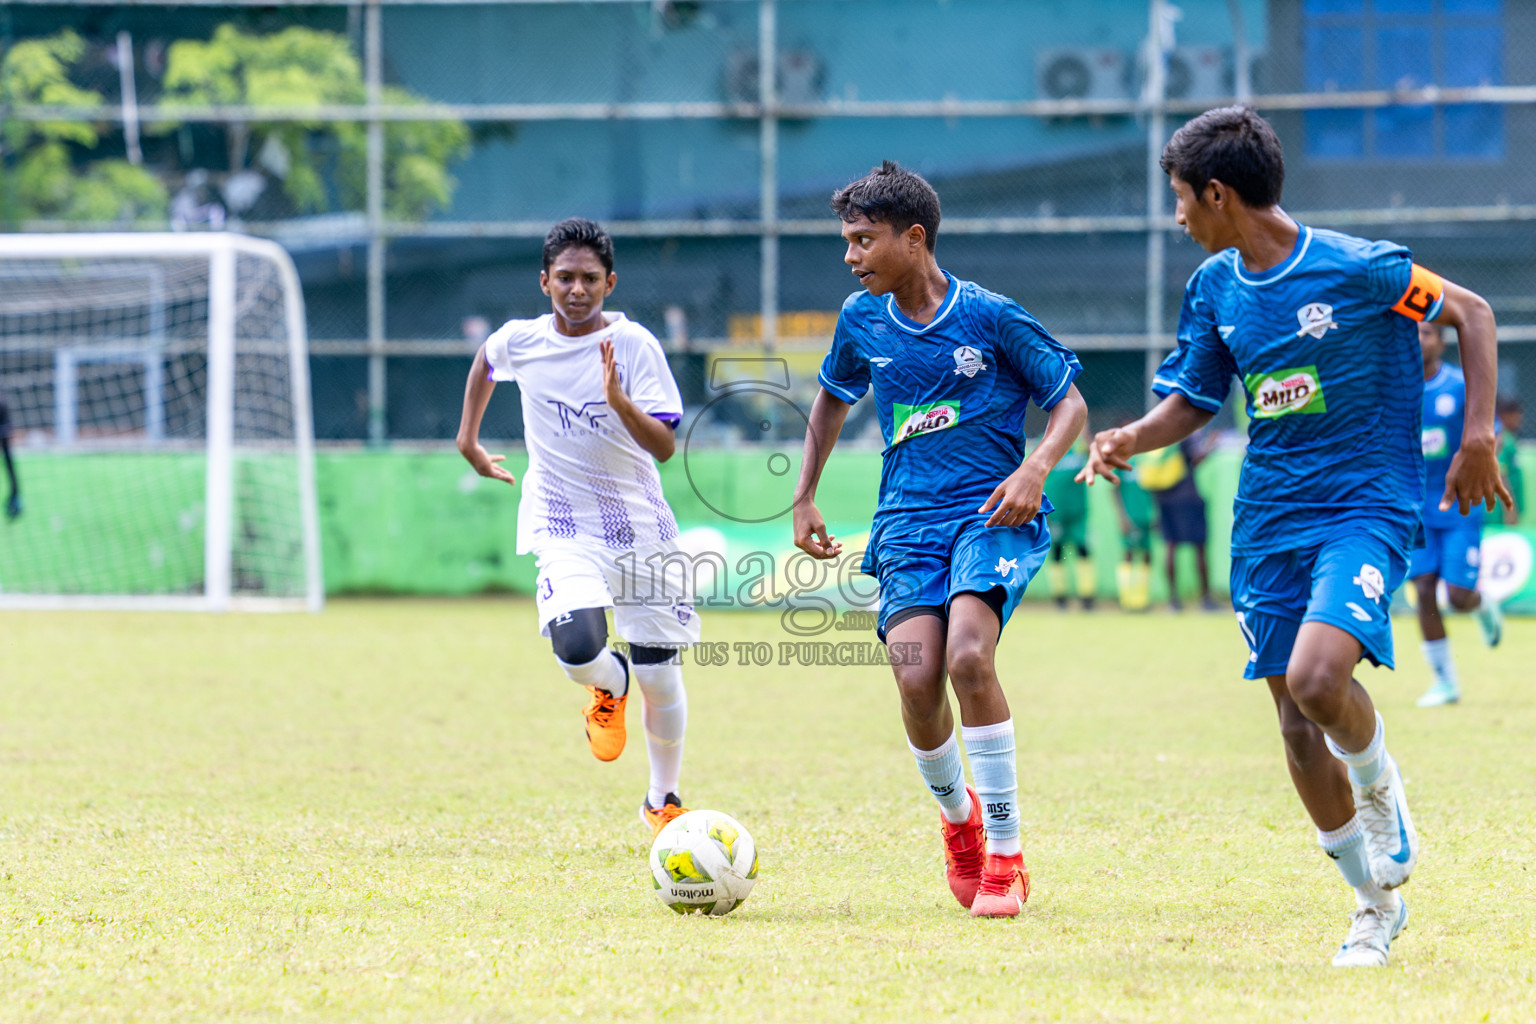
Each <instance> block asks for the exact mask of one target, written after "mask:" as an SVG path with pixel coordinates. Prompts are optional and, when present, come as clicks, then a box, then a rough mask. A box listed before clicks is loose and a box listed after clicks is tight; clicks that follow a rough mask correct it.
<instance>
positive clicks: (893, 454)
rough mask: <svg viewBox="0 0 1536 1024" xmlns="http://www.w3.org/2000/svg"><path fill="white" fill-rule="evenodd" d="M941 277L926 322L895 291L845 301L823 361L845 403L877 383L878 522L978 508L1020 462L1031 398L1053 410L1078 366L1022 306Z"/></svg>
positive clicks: (830, 387)
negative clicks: (902, 306) (886, 516)
mask: <svg viewBox="0 0 1536 1024" xmlns="http://www.w3.org/2000/svg"><path fill="white" fill-rule="evenodd" d="M944 276H945V277H946V278H947V279H948V280H949V290H948V291H947V292H946V293H945V295H944V301H943V303H942V304H941V305H940V306H939V311H938V313H937V314H935V315H934V318H933V320H932V321H930V322H929V323H926V324H920V323H916V322H915V321H912V320H909V319H907V317H905V316H903V315H902V313H901V311H900V310H898V309H897V308H896V300H895V296H894V295H885V296H875V295H871V294H869V293H868V292H864V291H860V292H855V293H854V294H853V295H850V296H849V297H848V300H847V301H846V302H844V303H843V310H842V313H841V314H840V315H839V316H838V318H837V330H836V332H835V333H834V334H833V337H832V350H831V351H830V352H828V353H827V357H826V359H825V360H823V361H822V364H821V373H820V380H821V386H822V387H824V388H826V389H827V391H828V392H830V393H831V394H833V395H834V396H836V397H837V398H840V399H842V400H843V401H844V402H848V403H849V404H852V403H854V402H857V401H858V400H859V399H860V398H862V397H863V396H864V393H865V392H866V391H868V390H869V389H870V388H871V387H873V388H874V401H875V410H876V412H877V413H878V415H879V418H880V432H881V434H882V435H883V436H884V438H885V452H884V459H883V462H882V465H881V471H880V502H879V507H878V509H877V512H876V514H877V515H879V514H883V513H888V512H905V513H913V512H917V513H922V512H935V513H939V514H941V515H952V514H959V513H965V512H975V511H976V510H977V509H978V508H980V507H981V504H982V503H983V502H984V501H986V500H987V498H988V497H989V496H990V495H991V494H992V491H993V490H994V489H995V488H996V487H997V485H998V484H1000V483H1002V481H1003V479H1004V478H1005V477H1007V476H1008V474H1010V473H1012V472H1013V471H1014V470H1016V469H1018V468H1019V463H1020V462H1022V461H1023V460H1024V410H1025V409H1026V407H1027V406H1028V404H1029V402H1030V400H1033V401H1034V402H1035V404H1036V405H1038V406H1040V407H1041V408H1042V409H1050V408H1052V407H1054V406H1055V405H1056V403H1057V402H1059V401H1060V400H1061V397H1062V396H1063V395H1065V394H1066V393H1067V389H1068V387H1069V386H1070V385H1071V384H1072V381H1073V380H1074V379H1075V378H1076V377H1077V375H1078V374H1079V373H1080V372H1081V371H1082V366H1081V364H1079V363H1078V361H1077V357H1076V356H1075V355H1073V354H1072V351H1071V350H1070V349H1068V348H1066V347H1065V346H1064V345H1062V344H1061V343H1060V342H1058V341H1057V340H1056V339H1055V338H1052V337H1051V336H1050V335H1049V334H1048V333H1046V330H1045V328H1044V327H1042V326H1040V323H1039V322H1038V321H1037V320H1035V318H1034V317H1032V316H1030V315H1029V314H1028V313H1026V312H1024V310H1023V309H1021V308H1020V307H1019V305H1018V303H1016V302H1014V301H1012V300H1011V299H1007V298H1004V297H1003V296H1001V295H996V294H994V293H992V292H989V291H987V290H986V289H985V288H982V287H981V286H980V285H976V284H973V283H971V282H970V281H959V280H956V279H955V278H954V277H951V276H950V275H949V274H947V273H946V274H945V275H944ZM1050 510H1051V505H1050V502H1049V501H1045V502H1042V504H1041V511H1042V512H1049V511H1050Z"/></svg>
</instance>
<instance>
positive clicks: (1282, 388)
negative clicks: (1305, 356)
mask: <svg viewBox="0 0 1536 1024" xmlns="http://www.w3.org/2000/svg"><path fill="white" fill-rule="evenodd" d="M1243 384H1244V386H1245V387H1247V388H1248V393H1249V394H1250V395H1252V396H1253V418H1254V419H1259V420H1272V419H1275V418H1276V417H1278V416H1286V415H1289V414H1290V413H1296V412H1299V413H1318V412H1327V411H1328V403H1327V402H1326V401H1325V400H1324V398H1323V382H1322V380H1321V379H1320V378H1319V377H1318V375H1317V367H1315V366H1293V367H1290V368H1289V369H1285V370H1274V371H1272V372H1270V373H1250V374H1249V375H1248V376H1247V377H1245V378H1243Z"/></svg>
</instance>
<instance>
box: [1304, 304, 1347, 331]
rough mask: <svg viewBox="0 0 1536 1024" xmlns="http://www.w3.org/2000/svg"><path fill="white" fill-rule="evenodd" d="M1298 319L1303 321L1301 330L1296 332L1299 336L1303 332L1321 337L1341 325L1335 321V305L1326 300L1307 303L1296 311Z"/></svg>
mask: <svg viewBox="0 0 1536 1024" xmlns="http://www.w3.org/2000/svg"><path fill="white" fill-rule="evenodd" d="M1296 319H1297V320H1299V321H1300V322H1301V330H1299V331H1297V332H1296V337H1298V338H1299V337H1301V336H1302V335H1303V334H1310V335H1312V337H1314V338H1321V337H1322V336H1323V335H1325V334H1327V333H1328V332H1329V331H1330V330H1332V329H1333V328H1335V327H1337V326H1339V325H1338V324H1336V323H1334V322H1333V307H1332V306H1330V305H1328V303H1326V302H1309V303H1307V304H1306V305H1305V306H1302V307H1301V308H1300V309H1298V310H1297V311H1296Z"/></svg>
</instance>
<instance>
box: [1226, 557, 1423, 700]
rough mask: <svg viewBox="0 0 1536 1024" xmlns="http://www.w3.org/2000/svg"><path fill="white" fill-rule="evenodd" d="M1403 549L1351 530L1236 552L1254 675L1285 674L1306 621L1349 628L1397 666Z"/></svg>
mask: <svg viewBox="0 0 1536 1024" xmlns="http://www.w3.org/2000/svg"><path fill="white" fill-rule="evenodd" d="M1407 568H1408V560H1407V558H1405V557H1404V556H1403V553H1402V551H1401V550H1400V549H1399V548H1397V547H1396V546H1394V545H1393V544H1390V543H1388V542H1387V541H1385V540H1382V539H1381V538H1380V537H1375V536H1372V535H1371V534H1368V533H1362V532H1349V533H1342V534H1340V535H1339V536H1337V537H1334V538H1331V539H1329V540H1327V541H1324V542H1323V543H1321V544H1313V545H1311V546H1309V547H1305V548H1302V549H1301V550H1299V551H1282V552H1277V553H1275V554H1270V555H1244V556H1239V555H1234V556H1232V607H1233V609H1234V610H1235V611H1236V612H1237V625H1238V628H1239V629H1241V630H1242V631H1243V639H1245V640H1247V641H1248V649H1249V651H1250V652H1251V653H1250V654H1249V656H1248V668H1247V671H1245V672H1244V673H1243V675H1244V677H1245V678H1248V679H1262V678H1264V677H1265V676H1283V675H1285V670H1286V667H1287V666H1288V665H1289V664H1290V661H1291V648H1292V647H1293V646H1294V645H1295V643H1296V633H1297V631H1298V630H1300V629H1301V624H1302V623H1303V622H1326V623H1328V625H1330V626H1337V627H1338V628H1339V629H1342V630H1344V631H1345V632H1346V633H1349V634H1350V635H1351V636H1353V637H1354V638H1355V639H1357V640H1359V641H1360V645H1361V646H1362V647H1364V648H1365V651H1364V657H1367V658H1369V659H1370V660H1371V663H1372V664H1373V665H1385V666H1386V667H1387V668H1392V667H1393V665H1392V617H1391V614H1390V609H1391V607H1392V592H1393V591H1394V590H1396V589H1397V588H1398V587H1399V586H1400V585H1401V584H1402V582H1403V574H1404V572H1405V571H1406V570H1407Z"/></svg>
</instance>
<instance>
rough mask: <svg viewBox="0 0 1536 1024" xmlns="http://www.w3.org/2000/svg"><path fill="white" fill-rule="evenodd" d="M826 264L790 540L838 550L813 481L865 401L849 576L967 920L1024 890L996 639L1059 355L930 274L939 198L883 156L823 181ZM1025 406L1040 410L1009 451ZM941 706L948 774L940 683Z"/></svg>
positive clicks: (1040, 456)
mask: <svg viewBox="0 0 1536 1024" xmlns="http://www.w3.org/2000/svg"><path fill="white" fill-rule="evenodd" d="M832 209H833V211H834V212H836V214H837V215H838V217H839V218H840V219H841V220H842V222H843V232H842V233H843V238H844V239H846V240H847V242H848V248H847V252H846V254H845V255H844V257H843V259H844V262H846V263H847V264H848V265H849V267H850V268H852V270H853V274H854V276H855V277H857V278H858V279H859V283H860V284H862V285H863V286H864V287H863V290H862V291H859V292H855V293H854V294H853V295H852V296H850V297H849V298H848V300H847V301H846V302H844V303H843V309H842V313H841V314H840V315H839V316H838V320H837V329H836V332H835V333H834V335H833V339H832V350H831V351H830V352H828V353H827V357H826V359H825V361H824V362H823V363H822V366H821V373H820V374H819V378H820V382H821V390H820V391H819V392H818V393H817V395H816V400H815V402H814V404H813V405H812V407H811V415H810V425H809V429H808V430H807V431H806V439H805V458H804V461H803V462H802V464H801V475H800V482H799V486H798V488H797V490H796V495H795V504H794V527H795V544H796V545H797V546H798V547H800V548H801V549H802V550H804V551H806V552H808V553H809V554H811V555H813V556H815V557H817V558H834V557H836V556H837V555H838V554H840V553H841V551H842V546H841V545H840V544H839V543H838V542H837V540H836V538H835V537H833V536H832V535H830V534H829V533H828V532H827V527H826V523H825V522H824V521H823V519H822V516H821V513H820V512H819V511H817V509H816V504H815V499H816V484H817V482H818V481H819V480H820V478H821V473H822V470H823V468H824V467H825V466H826V462H827V457H828V456H829V455H830V454H831V451H832V446H833V444H834V443H835V442H836V440H837V435H838V432H839V431H840V430H841V429H842V425H843V421H844V419H845V418H846V417H847V415H848V410H849V409H850V408H852V406H853V405H854V403H856V402H858V401H859V400H860V399H861V398H863V397H864V396H865V395H866V394H869V395H870V396H871V398H872V400H873V401H874V403H875V409H876V412H877V414H878V416H879V420H880V430H881V433H882V434H883V436H884V439H885V452H884V458H883V462H882V468H881V474H880V498H879V504H878V506H877V508H876V511H875V519H874V523H873V524H872V525H871V528H870V536H869V547H868V549H867V550H866V551H865V553H864V561H863V566H862V571H863V572H865V573H867V574H869V575H872V576H874V577H875V578H876V579H878V580H879V582H880V616H879V621H878V626H877V632H878V633H879V636H880V638H881V639H882V640H885V641H886V642H888V643H891V644H901V645H903V647H904V648H905V650H906V651H908V652H915V653H916V657H904V658H900V659H898V658H895V657H893V658H892V659H891V667H892V669H893V670H894V672H895V674H896V688H897V690H898V691H899V693H900V695H901V712H902V720H903V722H904V724H905V725H906V732H907V742H908V745H909V746H910V747H911V749H912V753H913V756H914V757H916V759H917V766H918V770H919V772H920V773H921V774H922V777H923V781H924V782H925V783H927V785H928V788H929V790H930V792H932V794H933V796H934V797H935V798H936V799H937V800H938V802H939V807H940V810H941V812H942V818H943V825H942V830H943V836H944V853H945V860H946V863H947V872H948V876H949V886H950V890H951V892H953V893H954V895H955V898H956V899H958V900H959V901H960V903H961V905H962V906H965V907H968V908H969V909H970V912H971V915H972V916H973V917H1014V916H1016V915H1017V914H1018V913H1019V911H1020V910H1021V909H1022V908H1023V904H1024V901H1025V900H1026V899H1028V897H1029V873H1028V871H1027V869H1026V868H1025V866H1024V857H1023V850H1022V847H1021V845H1020V841H1019V804H1018V775H1017V771H1016V769H1015V759H1014V739H1013V718H1012V716H1011V713H1010V711H1009V709H1008V700H1007V698H1006V697H1005V696H1004V694H1003V688H1002V685H1001V684H1000V683H999V681H998V677H997V668H996V664H995V654H996V650H997V641H998V637H999V636H1000V635H1001V633H1002V629H1003V626H1005V625H1006V624H1007V622H1008V617H1009V616H1010V615H1011V614H1012V613H1013V609H1014V607H1015V606H1016V605H1017V604H1018V602H1019V599H1020V598H1021V597H1022V596H1023V594H1024V588H1025V587H1026V586H1028V584H1029V581H1030V579H1031V578H1032V577H1033V576H1034V575H1035V573H1036V572H1038V571H1039V569H1040V566H1041V565H1042V564H1043V563H1044V561H1045V558H1046V555H1047V554H1048V553H1049V552H1050V548H1051V538H1050V533H1049V531H1048V530H1047V529H1046V525H1045V519H1044V515H1045V513H1047V512H1049V511H1050V510H1051V505H1050V502H1049V501H1047V500H1046V498H1045V495H1044V492H1043V487H1044V483H1045V477H1046V474H1047V473H1049V472H1050V470H1051V467H1052V466H1054V465H1055V464H1056V463H1057V462H1058V461H1059V460H1060V459H1061V457H1062V456H1063V455H1065V454H1066V452H1067V449H1069V448H1070V447H1071V446H1072V443H1073V441H1074V440H1076V438H1077V435H1078V434H1079V432H1081V430H1082V429H1083V422H1084V420H1085V418H1086V416H1087V407H1086V406H1085V405H1084V403H1083V399H1082V397H1081V396H1080V395H1079V394H1078V393H1077V388H1076V387H1075V386H1074V385H1073V383H1072V382H1073V380H1074V379H1076V377H1077V375H1078V373H1079V372H1080V370H1081V366H1080V365H1079V364H1078V361H1077V357H1076V356H1074V355H1073V354H1072V353H1071V351H1069V350H1068V349H1066V348H1064V347H1063V346H1062V345H1061V344H1060V343H1058V342H1057V341H1056V340H1055V339H1054V338H1052V337H1051V336H1050V335H1049V334H1047V333H1046V331H1045V328H1043V327H1041V326H1040V324H1039V323H1038V322H1037V321H1036V320H1035V319H1034V317H1032V316H1030V315H1029V314H1028V313H1026V312H1024V310H1023V309H1021V308H1019V306H1018V304H1017V303H1015V302H1013V301H1011V300H1009V299H1006V298H1004V297H1003V296H1001V295H996V294H993V293H992V292H989V291H987V290H986V289H984V288H982V287H980V286H979V285H975V284H972V283H971V282H969V281H960V280H957V279H956V278H954V277H952V276H951V275H949V274H947V273H945V272H944V271H943V270H941V269H940V268H939V264H938V262H937V261H936V259H935V257H934V244H935V242H936V240H937V232H938V227H939V197H938V194H937V193H935V192H934V190H933V188H932V186H930V185H929V184H928V182H926V181H924V180H923V179H922V178H921V177H919V176H918V175H916V174H913V173H912V172H910V171H907V170H904V169H903V168H901V167H900V166H898V165H897V164H895V163H892V162H890V161H886V162H885V163H884V164H883V165H882V166H880V167H877V168H876V169H874V170H873V171H871V172H870V173H869V174H868V175H867V176H866V177H864V178H861V179H859V180H858V181H855V182H854V183H853V184H851V185H848V186H847V187H845V188H843V189H840V190H839V191H838V192H837V193H836V194H835V195H834V196H833V197H832ZM1030 402H1034V403H1035V404H1036V405H1038V406H1039V407H1040V408H1042V409H1044V410H1046V411H1047V412H1049V414H1050V417H1049V420H1048V422H1047V424H1046V428H1045V435H1044V437H1042V438H1041V440H1040V442H1039V444H1037V445H1036V446H1035V449H1034V451H1032V452H1030V453H1029V455H1028V457H1026V456H1025V453H1024V412H1025V409H1026V408H1027V407H1028V405H1029V403H1030ZM946 674H947V675H948V677H949V683H950V686H951V687H952V688H953V689H954V691H955V697H956V699H957V700H958V702H959V705H960V725H961V728H960V741H963V742H964V744H965V749H966V753H967V754H968V755H969V756H970V759H971V769H972V772H973V774H974V776H975V782H976V785H975V787H974V788H972V787H967V786H966V784H965V775H964V770H963V768H962V766H961V762H960V744H959V742H958V741H957V740H956V737H955V734H954V733H955V725H954V718H953V716H952V713H951V710H950V705H949V697H948V693H947V691H946V689H945V685H944V683H945V676H946Z"/></svg>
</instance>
